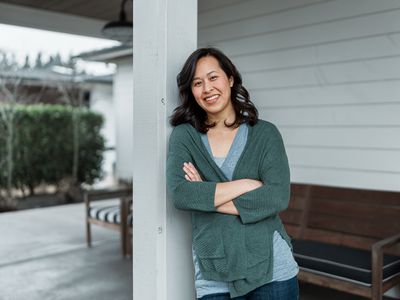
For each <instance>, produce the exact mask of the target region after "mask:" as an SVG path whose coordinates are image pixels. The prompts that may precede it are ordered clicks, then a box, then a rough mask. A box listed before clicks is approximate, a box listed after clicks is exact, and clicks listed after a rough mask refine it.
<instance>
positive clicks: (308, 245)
mask: <svg viewBox="0 0 400 300" xmlns="http://www.w3.org/2000/svg"><path fill="white" fill-rule="evenodd" d="M281 218H282V221H283V223H284V224H285V228H286V229H287V232H288V234H289V235H290V236H291V237H292V238H293V248H294V256H295V259H296V261H297V263H298V264H299V267H300V273H299V280H300V281H303V282H307V283H311V284H316V285H320V286H324V287H328V288H333V289H337V290H340V291H344V292H348V293H351V294H355V295H359V296H363V297H367V298H370V299H373V300H378V299H382V295H383V293H384V292H385V291H387V290H388V289H390V288H391V287H393V286H395V285H397V284H400V192H385V191H371V190H358V189H349V188H336V187H325V186H317V185H305V184H292V193H291V201H290V205H289V208H288V209H287V210H286V211H284V212H282V213H281Z"/></svg>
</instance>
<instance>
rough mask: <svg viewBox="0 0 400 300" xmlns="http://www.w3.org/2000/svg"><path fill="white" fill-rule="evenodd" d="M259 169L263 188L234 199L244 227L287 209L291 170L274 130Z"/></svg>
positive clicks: (277, 133) (277, 132) (277, 134)
mask: <svg viewBox="0 0 400 300" xmlns="http://www.w3.org/2000/svg"><path fill="white" fill-rule="evenodd" d="M273 132H274V134H273V137H272V138H270V139H269V140H268V143H267V146H266V148H267V149H266V151H265V152H264V153H265V154H264V157H263V160H262V162H261V165H260V169H259V177H260V180H261V181H262V182H263V185H262V186H261V187H259V188H258V189H255V190H253V191H250V192H248V193H245V194H243V195H241V196H240V197H238V198H236V199H234V201H233V202H234V204H235V206H236V208H237V210H238V212H239V214H240V218H241V220H242V223H243V224H249V223H255V222H258V221H261V220H263V219H265V218H268V217H270V216H274V215H276V214H278V213H279V212H280V211H282V210H285V209H286V208H287V207H288V204H289V198H290V171H289V164H288V159H287V156H286V152H285V147H284V144H283V141H282V137H281V135H280V133H279V131H278V130H277V129H275V130H274V131H273Z"/></svg>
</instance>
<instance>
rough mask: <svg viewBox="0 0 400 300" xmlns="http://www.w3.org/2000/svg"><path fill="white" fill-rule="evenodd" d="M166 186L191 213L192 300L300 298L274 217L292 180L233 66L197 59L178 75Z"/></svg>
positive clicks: (204, 55) (215, 55)
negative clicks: (193, 270) (193, 282)
mask: <svg viewBox="0 0 400 300" xmlns="http://www.w3.org/2000/svg"><path fill="white" fill-rule="evenodd" d="M177 81H178V87H179V92H180V98H181V105H180V106H179V107H177V108H176V109H175V111H174V114H173V115H172V117H171V124H172V125H173V126H176V127H175V128H174V130H173V132H172V134H171V137H170V142H169V153H168V160H167V187H168V192H169V194H170V198H171V199H172V201H173V203H174V205H175V207H176V208H178V209H183V210H187V211H190V212H191V214H192V230H193V247H192V251H193V261H194V267H195V286H196V293H197V298H198V299H201V300H205V299H216V300H217V299H218V300H225V299H237V300H245V299H247V300H256V299H257V300H267V299H268V300H269V299H273V300H276V299H282V300H294V299H298V283H297V273H298V266H297V264H296V262H295V261H294V259H293V255H292V252H291V248H290V238H289V237H288V235H287V234H286V232H285V229H284V227H283V225H282V223H281V221H280V219H279V216H278V213H279V212H280V211H282V210H284V209H285V208H286V207H287V205H288V201H289V194H290V178H289V168H288V162H287V157H286V153H285V149H284V145H283V142H282V138H281V136H280V134H279V132H278V130H277V129H276V127H275V126H274V125H272V124H271V123H269V122H266V121H263V120H259V119H258V113H257V109H256V108H255V107H254V105H253V103H252V102H251V101H250V99H249V94H248V92H247V90H246V89H245V88H244V87H243V86H242V79H241V76H240V74H239V72H238V71H237V69H236V67H235V66H234V65H233V63H232V62H231V61H230V60H229V58H227V57H226V56H225V55H224V54H223V53H222V52H221V51H219V50H217V49H215V48H202V49H198V50H196V51H195V52H193V53H192V54H191V55H190V56H189V58H188V59H187V61H186V62H185V64H184V66H183V68H182V70H181V72H180V73H179V75H178V78H177Z"/></svg>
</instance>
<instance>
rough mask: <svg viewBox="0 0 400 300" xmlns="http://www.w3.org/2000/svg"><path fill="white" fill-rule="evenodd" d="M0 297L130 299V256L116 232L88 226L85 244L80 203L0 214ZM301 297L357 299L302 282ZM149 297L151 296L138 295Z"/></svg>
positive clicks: (23, 299) (20, 299)
mask: <svg viewBox="0 0 400 300" xmlns="http://www.w3.org/2000/svg"><path fill="white" fill-rule="evenodd" d="M0 228H1V242H0V299H1V300H28V299H29V300H71V299H74V300H132V260H131V259H126V258H123V257H122V255H121V250H120V241H119V235H118V233H117V232H115V231H112V230H107V229H103V228H100V227H99V226H93V227H92V229H93V231H92V235H93V241H94V244H93V247H92V248H90V249H88V248H87V247H86V244H85V227H84V206H83V204H73V205H64V206H56V207H50V208H40V209H31V210H23V211H19V212H13V213H2V214H0ZM300 292H301V297H300V299H302V300H334V299H335V300H336V299H341V300H362V299H364V298H360V297H356V296H352V295H347V294H343V293H339V292H336V291H332V290H329V289H323V288H320V287H316V286H311V285H301V286H300ZM137 300H151V299H137Z"/></svg>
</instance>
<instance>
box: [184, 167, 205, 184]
mask: <svg viewBox="0 0 400 300" xmlns="http://www.w3.org/2000/svg"><path fill="white" fill-rule="evenodd" d="M183 171H184V172H185V178H186V180H187V181H203V179H201V176H200V174H199V172H197V170H196V168H195V167H194V165H193V164H192V163H191V162H188V163H187V162H185V163H183Z"/></svg>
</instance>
